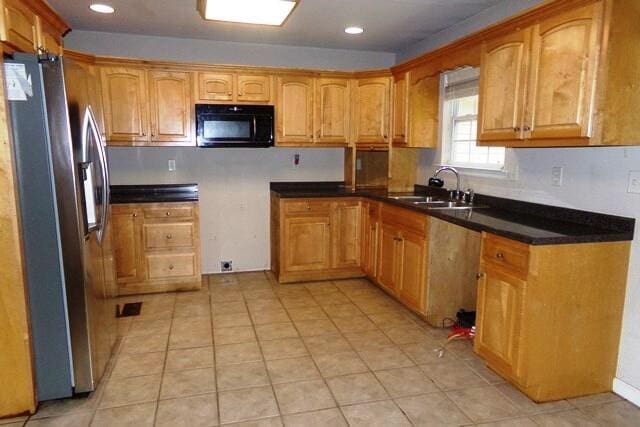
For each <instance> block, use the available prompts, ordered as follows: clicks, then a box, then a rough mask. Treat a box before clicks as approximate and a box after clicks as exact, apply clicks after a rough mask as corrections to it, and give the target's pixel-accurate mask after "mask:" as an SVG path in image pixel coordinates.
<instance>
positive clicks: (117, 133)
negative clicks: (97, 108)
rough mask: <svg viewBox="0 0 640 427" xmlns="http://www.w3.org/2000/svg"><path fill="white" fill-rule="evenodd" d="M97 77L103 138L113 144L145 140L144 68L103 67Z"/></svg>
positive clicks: (146, 113)
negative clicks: (102, 109)
mask: <svg viewBox="0 0 640 427" xmlns="http://www.w3.org/2000/svg"><path fill="white" fill-rule="evenodd" d="M101 80H102V99H103V103H104V105H103V108H104V119H105V130H106V134H107V141H108V142H111V143H113V142H115V144H114V145H128V144H123V143H124V142H129V143H132V142H145V141H149V112H148V105H147V104H148V102H147V90H148V89H147V82H146V73H145V71H144V70H137V69H131V68H122V67H104V68H102V69H101ZM118 143H120V144H118ZM134 145H135V144H134Z"/></svg>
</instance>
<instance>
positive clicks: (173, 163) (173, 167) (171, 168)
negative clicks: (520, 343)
mask: <svg viewBox="0 0 640 427" xmlns="http://www.w3.org/2000/svg"><path fill="white" fill-rule="evenodd" d="M167 167H168V168H169V171H171V172H173V171H175V170H176V161H175V160H174V159H171V160H169V162H168V166H167Z"/></svg>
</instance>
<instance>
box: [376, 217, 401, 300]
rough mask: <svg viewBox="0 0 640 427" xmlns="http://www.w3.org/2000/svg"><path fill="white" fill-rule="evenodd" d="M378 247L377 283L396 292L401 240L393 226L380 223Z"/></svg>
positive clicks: (398, 280)
mask: <svg viewBox="0 0 640 427" xmlns="http://www.w3.org/2000/svg"><path fill="white" fill-rule="evenodd" d="M379 238H380V244H379V249H378V283H380V285H382V286H384V287H385V288H387V289H388V290H390V291H392V292H393V293H396V292H397V291H398V289H399V287H400V286H399V285H400V277H399V276H400V257H401V255H402V254H401V253H400V251H401V245H402V240H401V239H400V238H399V237H398V231H397V230H396V228H395V227H392V226H390V225H387V224H384V223H382V225H381V227H380V234H379Z"/></svg>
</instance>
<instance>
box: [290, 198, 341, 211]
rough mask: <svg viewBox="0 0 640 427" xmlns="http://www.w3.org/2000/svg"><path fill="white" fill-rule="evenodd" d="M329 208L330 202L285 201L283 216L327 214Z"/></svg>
mask: <svg viewBox="0 0 640 427" xmlns="http://www.w3.org/2000/svg"><path fill="white" fill-rule="evenodd" d="M330 208H331V202H328V201H324V200H310V201H306V200H305V201H285V202H284V212H285V214H306V213H309V214H311V213H313V214H316V213H328V212H329V210H330Z"/></svg>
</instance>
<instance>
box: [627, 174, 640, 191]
mask: <svg viewBox="0 0 640 427" xmlns="http://www.w3.org/2000/svg"><path fill="white" fill-rule="evenodd" d="M627 191H628V192H629V193H638V194H640V171H631V172H629V188H628V190H627Z"/></svg>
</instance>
